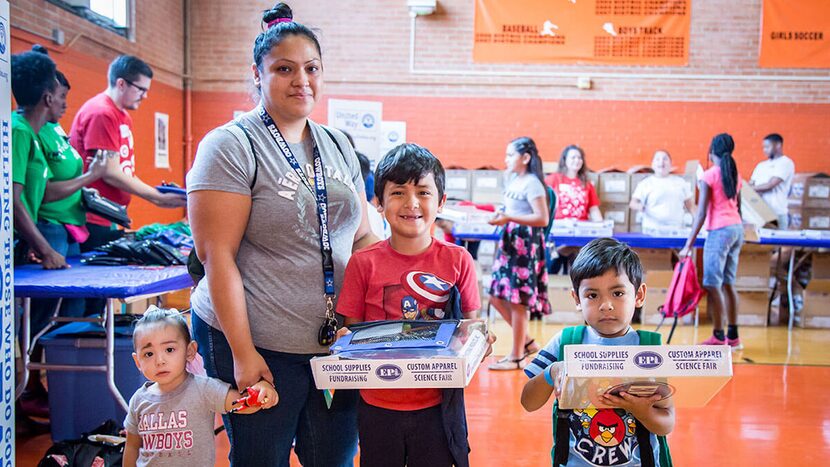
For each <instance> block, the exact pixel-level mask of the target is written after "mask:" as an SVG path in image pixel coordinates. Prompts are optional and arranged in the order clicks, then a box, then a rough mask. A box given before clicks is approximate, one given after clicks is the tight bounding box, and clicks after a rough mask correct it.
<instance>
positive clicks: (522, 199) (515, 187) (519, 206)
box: [504, 173, 545, 216]
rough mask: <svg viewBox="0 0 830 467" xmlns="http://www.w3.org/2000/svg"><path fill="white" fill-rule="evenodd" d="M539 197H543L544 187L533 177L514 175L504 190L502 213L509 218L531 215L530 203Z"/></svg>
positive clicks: (531, 175)
mask: <svg viewBox="0 0 830 467" xmlns="http://www.w3.org/2000/svg"><path fill="white" fill-rule="evenodd" d="M540 196H545V186H544V185H543V184H542V182H540V181H539V179H538V178H536V176H535V175H533V174H530V173H525V174H522V175H518V176H516V175H514V176H513V178H512V179H511V180H509V181H508V182H507V187H506V188H505V189H504V212H505V214H507V215H510V216H523V215H526V214H533V207H532V206H531V205H530V202H531V201H533V200H534V199H536V198H538V197H540Z"/></svg>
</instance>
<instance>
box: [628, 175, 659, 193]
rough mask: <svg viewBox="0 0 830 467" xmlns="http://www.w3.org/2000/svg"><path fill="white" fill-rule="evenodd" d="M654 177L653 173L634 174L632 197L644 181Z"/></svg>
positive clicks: (632, 178) (632, 177) (632, 176)
mask: <svg viewBox="0 0 830 467" xmlns="http://www.w3.org/2000/svg"><path fill="white" fill-rule="evenodd" d="M652 175H654V174H653V173H648V172H646V173H634V174H631V195H632V196H633V195H634V191H635V190H636V189H637V185H639V184H640V182H642V181H643V180H645V179H647V178H648V177H651V176H652Z"/></svg>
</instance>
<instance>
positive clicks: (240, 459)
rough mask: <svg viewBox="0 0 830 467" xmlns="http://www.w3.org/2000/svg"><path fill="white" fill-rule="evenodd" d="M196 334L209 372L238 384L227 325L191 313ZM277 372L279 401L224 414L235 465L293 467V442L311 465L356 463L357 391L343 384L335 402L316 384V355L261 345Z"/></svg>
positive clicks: (304, 462) (335, 466)
mask: <svg viewBox="0 0 830 467" xmlns="http://www.w3.org/2000/svg"><path fill="white" fill-rule="evenodd" d="M191 320H192V327H193V338H194V339H195V340H196V342H197V343H198V344H199V353H200V354H201V355H202V358H204V360H205V370H206V371H207V374H208V376H211V377H213V378H219V379H221V380H222V381H225V382H227V383H229V384H230V385H231V386H234V387H235V386H236V383H235V382H234V376H233V355H232V354H231V348H230V345H229V344H228V341H227V339H225V335H224V334H223V333H222V331H220V330H218V329H216V328H213V327H212V326H210V325H209V324H207V323H205V322H204V321H202V320H201V319H200V318H199V317H198V316H197V315H196V313H191ZM257 351H258V352H259V354H260V355H262V358H264V359H265V363H267V364H268V368H269V369H270V370H271V374H272V375H273V376H274V385H275V387H276V389H277V394H279V398H280V400H279V403H278V404H277V405H276V406H275V407H274V408H272V409H269V410H260V411H259V412H256V413H254V414H250V415H241V414H231V415H228V414H226V415H223V416H222V421H223V422H224V424H225V429H226V430H227V432H228V438H229V439H230V443H231V452H230V455H229V458H230V461H231V465H232V466H234V467H247V466H269V467H270V466H280V467H289V460H288V459H289V455H290V453H291V446H292V444H294V443H295V442H296V446H295V448H294V450H295V452H296V453H297V457H299V459H300V463H301V464H302V465H304V466H310V467H323V466H325V467H341V466H352V465H354V456H355V454H357V399H358V393H357V391H347V390H337V391H335V393H334V400H333V401H332V405H331V408H327V407H326V403H325V399H324V398H323V392H322V391H320V390H318V389H317V388H316V387H315V385H314V378H313V377H312V374H311V365H309V360H310V359H311V357H313V355H301V354H289V353H283V352H274V351H271V350H266V349H260V348H257Z"/></svg>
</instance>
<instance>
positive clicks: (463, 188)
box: [444, 169, 473, 201]
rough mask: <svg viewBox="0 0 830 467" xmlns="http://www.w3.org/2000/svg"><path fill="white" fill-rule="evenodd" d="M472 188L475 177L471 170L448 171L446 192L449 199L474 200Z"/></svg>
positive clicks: (445, 185) (445, 183)
mask: <svg viewBox="0 0 830 467" xmlns="http://www.w3.org/2000/svg"><path fill="white" fill-rule="evenodd" d="M472 188H473V175H472V173H471V172H470V171H469V170H463V169H450V170H447V173H446V177H445V182H444V192H445V193H446V194H447V199H459V200H465V201H469V200H470V199H472V194H473V189H472Z"/></svg>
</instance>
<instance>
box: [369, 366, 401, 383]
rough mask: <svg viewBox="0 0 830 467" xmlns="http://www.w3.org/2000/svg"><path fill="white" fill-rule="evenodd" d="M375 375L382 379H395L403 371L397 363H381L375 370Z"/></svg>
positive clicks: (398, 377)
mask: <svg viewBox="0 0 830 467" xmlns="http://www.w3.org/2000/svg"><path fill="white" fill-rule="evenodd" d="M375 375H377V377H378V378H380V379H382V380H384V381H396V380H398V379H400V378H401V376H402V375H403V371H402V370H401V367H399V366H397V365H391V364H390V365H381V366H379V367H378V368H377V369H376V370H375Z"/></svg>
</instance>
